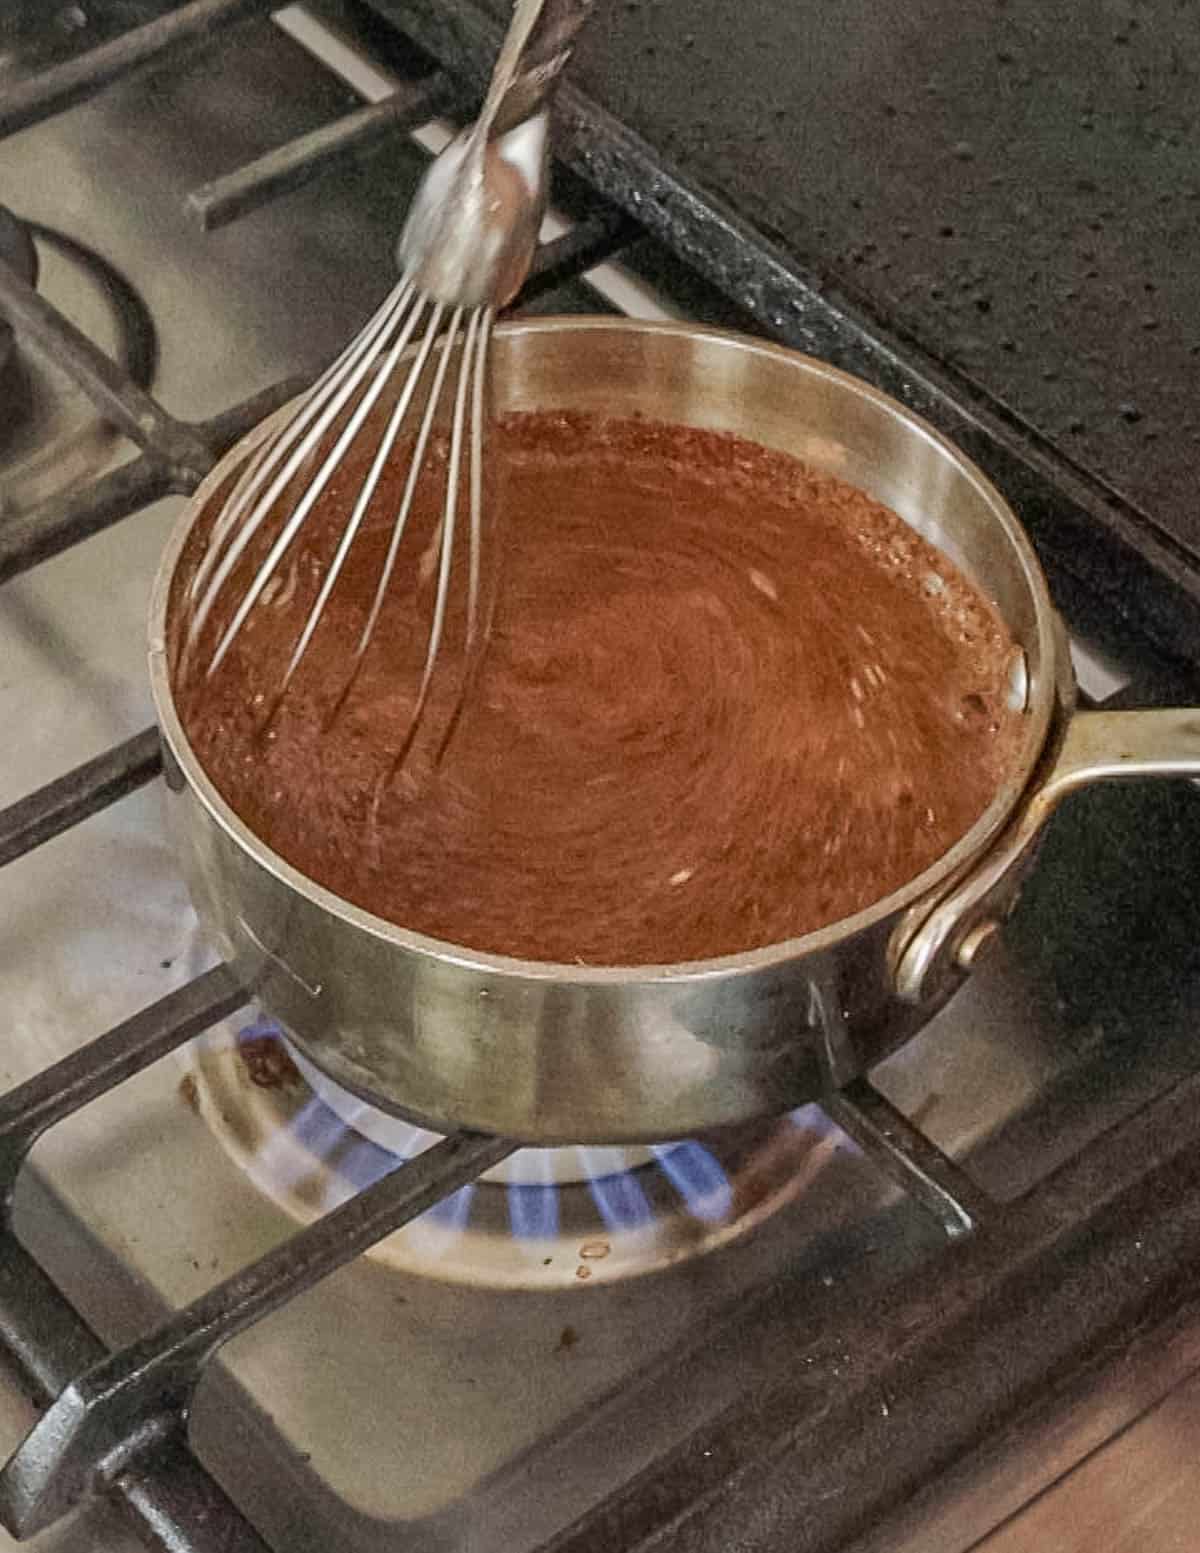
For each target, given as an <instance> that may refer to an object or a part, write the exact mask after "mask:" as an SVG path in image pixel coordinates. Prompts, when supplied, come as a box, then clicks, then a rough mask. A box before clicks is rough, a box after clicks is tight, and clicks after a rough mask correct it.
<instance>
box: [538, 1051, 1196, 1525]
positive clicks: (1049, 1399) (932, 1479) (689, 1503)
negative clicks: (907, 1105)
mask: <svg viewBox="0 0 1200 1553" xmlns="http://www.w3.org/2000/svg"><path fill="white" fill-rule="evenodd" d="M1198 1260H1200V1074H1193V1075H1191V1076H1189V1077H1188V1078H1186V1079H1184V1080H1182V1081H1181V1082H1180V1083H1179V1084H1178V1085H1176V1086H1175V1087H1174V1088H1173V1089H1171V1090H1169V1091H1168V1092H1167V1093H1166V1094H1164V1095H1162V1096H1160V1097H1159V1098H1158V1099H1156V1100H1154V1101H1152V1102H1150V1103H1149V1104H1148V1105H1147V1106H1146V1107H1145V1108H1144V1109H1143V1110H1142V1111H1140V1112H1138V1113H1136V1114H1135V1115H1134V1116H1133V1117H1132V1118H1130V1119H1128V1120H1126V1121H1124V1122H1122V1123H1121V1124H1120V1125H1119V1126H1118V1127H1116V1128H1114V1129H1113V1130H1112V1131H1110V1132H1107V1133H1102V1134H1101V1135H1100V1136H1099V1137H1097V1138H1096V1139H1095V1140H1093V1141H1092V1142H1091V1143H1089V1144H1088V1145H1087V1146H1086V1147H1085V1148H1084V1149H1083V1150H1082V1151H1081V1152H1080V1153H1079V1154H1077V1155H1076V1156H1074V1157H1073V1158H1072V1159H1071V1160H1069V1161H1068V1162H1067V1163H1066V1164H1064V1165H1062V1166H1061V1167H1060V1168H1059V1169H1058V1170H1057V1171H1055V1172H1054V1173H1053V1174H1052V1175H1050V1176H1048V1177H1047V1178H1045V1179H1044V1180H1043V1181H1041V1182H1039V1183H1038V1184H1037V1185H1036V1186H1035V1187H1034V1188H1033V1189H1032V1190H1031V1191H1030V1192H1029V1193H1028V1194H1026V1195H1025V1196H1024V1197H1020V1198H1017V1199H1016V1200H1014V1201H1013V1202H1011V1203H1006V1204H1004V1205H1002V1206H1001V1205H997V1207H996V1208H995V1209H994V1210H993V1212H992V1215H991V1218H990V1220H989V1222H988V1223H987V1224H986V1225H984V1226H982V1227H981V1228H980V1230H979V1233H978V1234H975V1235H971V1236H969V1237H967V1238H966V1239H964V1240H960V1241H959V1243H958V1244H957V1245H954V1246H947V1247H945V1248H944V1249H943V1251H942V1253H941V1255H940V1256H939V1257H936V1258H934V1259H933V1260H932V1261H922V1262H921V1263H920V1264H919V1265H917V1266H916V1267H915V1268H913V1269H912V1270H911V1271H910V1272H909V1273H907V1274H905V1275H904V1276H903V1277H901V1278H900V1279H899V1280H897V1281H896V1282H895V1283H893V1284H892V1285H891V1286H890V1287H888V1288H887V1289H886V1290H884V1291H883V1292H882V1293H881V1291H880V1289H879V1287H878V1286H877V1285H875V1284H873V1283H872V1281H871V1280H870V1279H866V1280H863V1281H862V1282H856V1280H854V1279H853V1278H850V1279H849V1280H847V1281H844V1282H842V1281H839V1282H838V1283H837V1284H835V1285H831V1286H830V1287H829V1288H828V1289H826V1288H824V1287H823V1286H822V1285H821V1284H820V1283H819V1281H817V1280H812V1279H807V1278H794V1279H788V1280H784V1281H783V1282H781V1283H780V1284H779V1285H777V1286H776V1287H775V1288H773V1289H771V1290H769V1291H767V1292H766V1293H764V1294H763V1295H762V1296H761V1297H760V1298H759V1300H758V1301H757V1303H752V1304H750V1305H747V1304H746V1303H745V1302H743V1303H742V1304H740V1305H739V1307H738V1309H737V1312H736V1322H737V1325H738V1328H739V1329H740V1330H741V1331H743V1332H744V1331H746V1330H751V1331H753V1332H754V1333H755V1334H756V1343H757V1344H758V1349H757V1350H756V1351H757V1352H761V1353H765V1354H769V1355H770V1375H771V1378H770V1380H769V1382H768V1383H767V1384H764V1385H761V1386H755V1387H752V1388H750V1389H749V1390H747V1392H746V1394H745V1395H744V1396H742V1397H741V1398H740V1399H739V1400H736V1401H734V1402H733V1403H732V1404H731V1405H730V1406H729V1407H728V1408H727V1409H726V1410H725V1411H724V1412H723V1413H721V1414H719V1415H718V1416H717V1417H716V1418H714V1419H713V1420H711V1421H709V1422H707V1423H704V1424H702V1425H700V1426H699V1427H697V1428H696V1429H694V1430H693V1431H692V1432H691V1433H690V1434H689V1435H687V1436H686V1437H685V1438H684V1439H683V1440H681V1441H680V1442H679V1444H678V1445H677V1446H675V1447H673V1448H672V1449H671V1450H670V1451H668V1452H666V1453H665V1454H664V1455H662V1456H660V1457H659V1458H658V1459H657V1460H656V1461H655V1462H653V1463H651V1464H650V1465H649V1466H647V1467H646V1469H645V1470H644V1471H643V1472H642V1473H640V1474H639V1475H637V1476H636V1477H634V1478H633V1479H631V1481H630V1482H629V1483H628V1484H627V1485H626V1486H625V1487H624V1488H622V1489H619V1490H618V1491H617V1492H616V1493H615V1494H613V1495H611V1496H610V1497H609V1498H608V1499H606V1500H604V1501H602V1502H600V1503H598V1504H597V1505H596V1506H595V1508H594V1509H593V1510H591V1511H589V1512H586V1513H585V1514H584V1515H583V1516H582V1517H581V1518H580V1519H579V1520H578V1521H577V1522H576V1523H575V1525H574V1526H572V1527H570V1528H567V1529H566V1530H565V1531H563V1532H562V1533H561V1534H559V1535H557V1536H555V1537H553V1538H551V1539H550V1540H549V1541H548V1542H547V1543H545V1544H544V1545H543V1547H542V1549H541V1553H612V1550H616V1549H620V1550H622V1553H726V1550H728V1549H730V1548H734V1547H736V1548H738V1549H739V1550H740V1553H773V1550H775V1549H780V1548H787V1549H788V1550H789V1553H887V1550H888V1549H892V1548H895V1547H898V1546H899V1545H900V1541H901V1539H900V1538H899V1537H898V1536H897V1526H898V1523H900V1522H903V1521H904V1519H905V1517H906V1516H908V1515H909V1514H910V1513H911V1514H913V1515H914V1516H915V1518H916V1525H917V1526H918V1527H919V1528H921V1530H922V1531H923V1530H927V1527H926V1526H925V1525H924V1523H923V1522H922V1520H921V1518H920V1514H919V1506H914V1503H913V1501H914V1496H916V1495H918V1494H919V1493H921V1492H922V1490H924V1489H926V1488H927V1487H929V1486H930V1485H934V1486H936V1485H937V1484H938V1483H940V1482H942V1481H944V1479H945V1476H946V1475H947V1474H953V1473H956V1472H961V1471H964V1470H965V1469H966V1468H968V1467H969V1465H970V1463H971V1462H972V1461H973V1460H979V1459H981V1458H982V1459H985V1460H986V1459H991V1457H990V1454H989V1453H990V1450H991V1449H992V1448H993V1443H992V1442H994V1440H995V1438H996V1435H997V1433H998V1432H1000V1431H1004V1432H1005V1433H1006V1434H1011V1435H1012V1436H1020V1437H1028V1431H1029V1429H1030V1428H1031V1427H1032V1425H1033V1423H1034V1422H1035V1421H1036V1420H1039V1419H1041V1420H1042V1421H1045V1419H1046V1418H1047V1417H1053V1416H1056V1412H1055V1410H1056V1408H1057V1407H1058V1406H1059V1405H1061V1401H1062V1398H1063V1397H1064V1395H1067V1394H1069V1393H1071V1394H1073V1393H1074V1390H1075V1388H1080V1389H1086V1386H1087V1384H1088V1380H1089V1377H1091V1376H1094V1375H1095V1374H1097V1373H1098V1372H1100V1371H1102V1370H1103V1369H1104V1368H1106V1367H1108V1366H1111V1365H1112V1364H1113V1363H1114V1362H1116V1363H1121V1362H1127V1361H1128V1359H1129V1357H1130V1354H1131V1351H1132V1350H1133V1349H1134V1348H1135V1347H1137V1346H1141V1347H1142V1349H1143V1350H1144V1351H1145V1352H1154V1351H1156V1350H1157V1348H1158V1347H1159V1341H1160V1340H1159V1339H1158V1338H1157V1337H1156V1334H1157V1333H1159V1332H1161V1331H1164V1330H1167V1329H1169V1328H1170V1327H1171V1325H1172V1324H1173V1323H1177V1322H1182V1323H1187V1322H1190V1323H1192V1324H1194V1322H1195V1320H1196V1316H1197V1311H1198V1310H1200V1304H1198V1296H1197V1291H1196V1280H1195V1275H1194V1269H1195V1267H1196V1264H1197V1261H1198ZM706 1340H708V1341H711V1337H708V1338H707V1339H706ZM695 1362H696V1355H695V1352H694V1350H692V1349H689V1348H687V1347H683V1348H681V1349H680V1350H679V1351H678V1352H677V1353H676V1354H675V1355H673V1356H672V1357H671V1358H670V1359H669V1361H668V1362H667V1363H666V1364H665V1365H663V1366H661V1367H659V1368H656V1369H655V1370H654V1371H652V1372H651V1373H649V1374H648V1375H647V1376H646V1377H645V1378H644V1380H643V1382H642V1384H644V1385H646V1386H647V1387H653V1388H654V1390H655V1392H656V1393H658V1394H666V1395H670V1394H671V1393H672V1391H673V1390H674V1391H675V1392H676V1393H678V1392H679V1391H680V1390H683V1389H685V1386H686V1377H687V1375H688V1372H689V1365H694V1364H695ZM630 1405H636V1400H634V1401H633V1402H631V1403H630ZM988 1524H990V1523H988ZM909 1529H910V1530H911V1528H909ZM922 1542H923V1538H922V1537H921V1536H920V1535H918V1536H917V1541H916V1542H914V1543H913V1544H912V1545H914V1546H916V1545H921V1544H922ZM903 1545H904V1546H905V1547H908V1546H909V1545H910V1542H909V1538H908V1537H907V1536H906V1537H905V1538H904V1539H903ZM940 1545H941V1544H940V1543H939V1546H940ZM954 1545H955V1547H958V1546H959V1545H960V1544H959V1543H958V1542H957V1541H955V1544H954ZM974 1545H975V1544H974V1543H972V1546H974Z"/></svg>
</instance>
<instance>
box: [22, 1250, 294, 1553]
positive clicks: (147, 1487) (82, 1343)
mask: <svg viewBox="0 0 1200 1553" xmlns="http://www.w3.org/2000/svg"><path fill="white" fill-rule="evenodd" d="M0 1326H2V1328H3V1331H4V1342H5V1348H6V1349H7V1352H8V1354H9V1356H10V1357H11V1359H12V1360H13V1362H14V1363H15V1365H16V1367H17V1369H18V1370H19V1372H20V1375H21V1378H22V1381H23V1382H24V1384H25V1386H26V1387H27V1389H28V1391H29V1394H30V1396H31V1397H32V1399H33V1400H34V1401H35V1402H36V1403H37V1404H38V1405H39V1406H43V1407H44V1406H46V1405H47V1404H49V1403H51V1402H53V1400H54V1398H55V1397H56V1396H57V1395H58V1394H59V1392H60V1391H61V1390H62V1389H63V1387H64V1386H67V1385H69V1384H70V1381H71V1378H72V1376H74V1375H77V1374H80V1373H81V1372H83V1371H85V1370H88V1369H91V1368H92V1367H93V1366H94V1365H96V1364H99V1363H101V1362H102V1361H103V1359H104V1358H105V1353H106V1350H105V1347H104V1344H103V1343H102V1342H101V1341H100V1339H99V1338H98V1337H97V1336H96V1334H95V1332H93V1331H92V1329H91V1327H90V1326H89V1325H88V1324H87V1323H86V1322H85V1321H84V1320H83V1318H82V1317H81V1316H80V1315H79V1314H78V1313H77V1312H76V1311H75V1309H74V1308H73V1307H72V1306H71V1305H70V1304H69V1303H68V1301H67V1300H66V1299H64V1297H63V1295H62V1294H61V1293H60V1292H59V1290H58V1289H57V1288H56V1287H55V1285H54V1284H53V1283H52V1282H51V1280H50V1279H49V1278H48V1277H47V1276H46V1274H45V1273H44V1272H43V1271H42V1269H41V1267H39V1266H38V1264H37V1262H35V1261H34V1259H33V1258H32V1257H31V1256H30V1254H29V1252H28V1251H26V1249H25V1247H24V1246H22V1245H21V1244H20V1242H19V1241H18V1240H17V1239H16V1237H15V1236H14V1235H13V1234H12V1233H11V1232H10V1233H8V1234H5V1235H2V1236H0ZM105 1492H106V1493H107V1496H108V1498H109V1499H111V1500H113V1501H114V1502H115V1503H116V1504H118V1505H119V1506H120V1507H121V1508H122V1509H124V1510H125V1511H126V1513H127V1514H128V1515H129V1516H130V1518H131V1520H132V1522H133V1524H134V1526H135V1527H136V1529H137V1531H138V1532H139V1534H140V1535H141V1537H142V1538H143V1540H144V1541H145V1542H146V1545H147V1546H148V1547H149V1548H151V1549H155V1550H161V1553H270V1550H269V1549H268V1547H267V1544H266V1543H265V1542H264V1541H263V1540H262V1538H261V1537H260V1536H259V1535H258V1533H257V1532H256V1531H254V1529H253V1528H252V1527H251V1526H250V1524H249V1523H248V1522H247V1521H246V1520H245V1519H244V1517H243V1516H242V1513H241V1511H240V1510H238V1508H237V1507H236V1506H235V1505H234V1503H233V1501H232V1500H231V1499H230V1498H229V1497H228V1495H227V1494H226V1493H225V1492H224V1490H223V1489H221V1488H220V1487H218V1485H217V1484H216V1483H215V1482H214V1481H213V1479H212V1478H211V1477H210V1476H209V1474H208V1472H206V1471H205V1469H204V1468H203V1467H202V1466H201V1465H200V1463H199V1462H198V1461H197V1460H196V1458H195V1457H194V1456H193V1455H192V1453H191V1451H190V1450H189V1449H188V1447H187V1444H186V1442H184V1441H183V1440H180V1439H173V1440H166V1441H164V1442H163V1443H162V1444H161V1445H160V1446H159V1448H158V1449H157V1450H156V1451H154V1452H152V1453H150V1454H149V1455H148V1456H147V1457H146V1459H145V1460H144V1461H141V1462H138V1463H134V1464H131V1465H130V1466H128V1467H127V1468H126V1469H125V1470H124V1471H123V1472H120V1473H118V1474H117V1475H116V1476H115V1477H114V1478H113V1479H112V1481H111V1482H110V1483H108V1484H106V1485H105Z"/></svg>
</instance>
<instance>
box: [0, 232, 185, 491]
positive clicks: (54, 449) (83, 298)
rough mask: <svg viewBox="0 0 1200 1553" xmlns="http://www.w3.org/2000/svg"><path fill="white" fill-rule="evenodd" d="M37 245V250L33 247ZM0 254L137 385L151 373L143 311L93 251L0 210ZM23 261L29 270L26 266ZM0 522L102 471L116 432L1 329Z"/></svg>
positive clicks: (70, 384) (63, 378)
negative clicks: (2, 410) (17, 260)
mask: <svg viewBox="0 0 1200 1553" xmlns="http://www.w3.org/2000/svg"><path fill="white" fill-rule="evenodd" d="M35 245H36V246H35ZM0 256H3V257H5V258H6V259H9V262H12V261H13V258H14V257H16V258H18V259H19V260H20V261H21V262H18V263H17V265H16V268H17V269H18V273H20V274H21V275H22V276H23V277H24V278H25V279H26V280H27V281H28V282H29V283H30V284H32V283H33V282H34V280H35V279H36V282H37V286H38V289H39V291H40V292H41V293H42V295H43V296H45V297H46V298H47V299H48V300H49V301H50V302H52V303H53V304H54V305H55V306H56V307H57V308H58V309H59V311H60V312H62V313H63V314H64V315H65V316H66V317H67V318H69V319H70V320H71V322H72V323H74V324H76V325H77V326H78V327H79V328H80V329H81V330H82V331H83V333H84V334H86V335H87V336H88V338H89V339H90V340H91V341H92V342H93V343H94V344H95V345H97V346H99V348H100V349H101V350H102V351H104V352H105V354H106V355H108V356H110V357H111V358H112V360H113V361H114V362H116V363H117V365H118V366H119V367H121V368H122V369H123V371H125V372H126V373H127V374H128V375H129V376H130V377H131V378H132V379H133V380H134V382H136V383H137V384H138V385H139V386H140V387H143V388H145V387H148V386H149V384H150V381H151V379H152V377H153V375H154V366H155V361H156V357H157V343H156V337H155V332H154V325H153V322H152V321H151V318H150V314H149V312H148V310H147V308H146V305H145V303H144V302H143V301H142V299H141V298H140V297H139V296H138V294H137V293H136V292H135V291H134V290H133V289H132V287H131V286H130V285H129V283H128V282H127V281H126V280H125V279H124V278H123V277H122V276H121V275H120V274H118V273H117V271H116V270H114V269H113V267H112V266H111V265H110V264H109V263H108V261H107V260H106V259H104V258H102V257H101V256H100V255H99V254H98V253H95V252H94V251H93V250H92V249H90V248H87V247H85V246H84V245H83V244H82V243H77V242H76V241H75V240H74V239H73V238H70V237H67V236H66V235H64V234H63V233H61V232H58V231H55V230H52V229H51V228H49V227H45V226H41V225H39V224H38V223H36V222H22V221H20V220H19V219H18V218H17V217H16V216H14V215H12V214H11V213H10V212H8V211H6V210H4V209H3V208H0ZM31 258H32V268H31V267H30V259H31ZM0 382H2V385H3V388H2V395H3V403H4V411H5V413H4V415H3V417H2V418H0V517H2V518H14V517H19V516H21V515H22V514H24V513H27V512H30V511H32V510H33V509H34V508H37V507H40V506H42V505H43V504H44V503H45V502H48V501H50V500H52V499H53V498H54V497H57V496H61V495H63V494H64V493H65V492H67V491H70V490H71V489H72V488H74V487H75V486H77V485H79V484H81V483H82V482H84V481H86V480H89V479H92V478H94V477H95V476H96V475H98V474H101V473H103V472H104V471H105V470H106V469H108V468H109V467H110V466H111V464H112V463H113V462H114V459H115V455H116V454H117V452H118V449H119V448H120V445H121V438H120V434H119V433H118V432H117V431H116V429H115V428H114V427H113V426H111V425H110V424H109V423H108V422H106V421H105V420H103V419H102V417H101V416H100V415H99V413H98V412H97V410H96V409H95V407H94V406H93V404H92V402H91V400H90V399H89V398H88V397H87V395H86V394H85V393H84V392H83V390H82V389H81V388H79V387H78V385H77V384H76V383H75V382H74V381H73V380H72V379H71V378H70V377H69V376H68V375H67V374H66V373H65V372H64V371H62V369H61V368H59V367H57V366H55V365H54V364H53V363H52V362H50V361H49V360H47V359H45V358H44V357H43V356H42V355H41V353H40V352H34V351H27V350H23V349H22V348H21V344H20V341H19V340H15V341H14V339H13V336H12V334H11V332H8V331H4V330H3V329H2V328H0Z"/></svg>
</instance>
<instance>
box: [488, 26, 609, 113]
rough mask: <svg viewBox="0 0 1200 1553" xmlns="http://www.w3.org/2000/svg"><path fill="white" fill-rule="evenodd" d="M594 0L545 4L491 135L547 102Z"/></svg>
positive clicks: (542, 106) (522, 54)
mask: <svg viewBox="0 0 1200 1553" xmlns="http://www.w3.org/2000/svg"><path fill="white" fill-rule="evenodd" d="M595 9H596V0H545V3H544V4H543V6H542V13H541V15H540V16H539V17H538V19H537V22H536V23H535V25H534V28H533V31H532V32H531V33H530V36H529V41H528V42H527V43H526V45H525V47H524V49H523V50H522V53H521V59H520V63H519V64H518V66H517V69H516V71H515V72H514V76H513V81H512V85H511V86H510V87H509V88H508V91H507V92H506V93H505V94H504V100H503V102H502V103H501V104H500V107H499V109H498V110H497V113H496V117H495V120H494V121H493V131H492V132H493V134H496V135H502V134H504V133H505V131H506V130H509V129H512V128H513V127H514V126H515V125H517V124H521V123H523V122H524V121H525V120H526V119H528V118H531V117H532V116H533V115H534V114H535V113H539V112H540V111H541V110H542V109H543V108H544V107H545V106H546V104H547V103H548V102H549V100H550V97H551V96H552V94H553V92H554V88H555V86H556V84H557V82H558V80H559V77H560V76H561V75H562V73H563V71H564V70H565V69H566V66H567V62H568V61H569V60H570V58H571V54H572V52H573V50H574V48H575V42H576V39H577V38H578V36H579V33H580V31H581V30H582V28H583V24H584V23H585V22H586V21H587V19H588V17H589V16H590V15H591V14H592V12H593V11H594V10H595Z"/></svg>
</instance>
